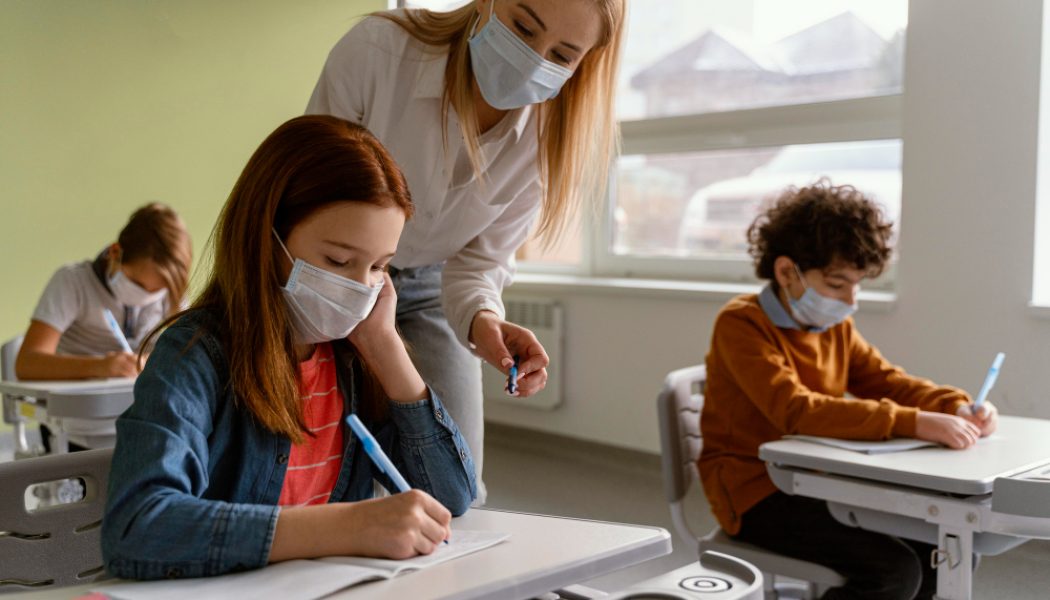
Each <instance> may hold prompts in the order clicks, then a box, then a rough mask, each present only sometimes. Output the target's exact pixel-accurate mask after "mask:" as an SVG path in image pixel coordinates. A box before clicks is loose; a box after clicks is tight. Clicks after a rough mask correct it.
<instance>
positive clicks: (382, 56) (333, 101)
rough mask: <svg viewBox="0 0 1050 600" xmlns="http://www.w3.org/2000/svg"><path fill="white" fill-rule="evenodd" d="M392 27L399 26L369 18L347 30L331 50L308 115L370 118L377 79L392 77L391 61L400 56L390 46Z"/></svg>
mask: <svg viewBox="0 0 1050 600" xmlns="http://www.w3.org/2000/svg"><path fill="white" fill-rule="evenodd" d="M389 27H398V25H397V24H395V23H392V22H390V21H387V20H386V19H383V18H382V17H366V18H365V19H363V20H362V21H361V22H360V23H358V24H356V25H354V26H353V27H352V28H351V29H350V31H348V32H346V34H345V35H344V36H343V37H342V39H340V40H339V41H338V42H337V43H336V45H335V46H334V47H333V48H332V51H331V52H329V53H328V59H327V60H326V61H325V64H324V68H323V69H322V71H321V77H320V78H319V79H318V80H317V85H316V86H315V87H314V92H313V94H312V95H311V96H310V102H309V103H308V104H307V105H306V114H308V115H335V116H337V117H341V118H344V119H346V120H348V121H353V122H354V123H362V122H363V121H364V120H365V119H366V118H367V116H368V114H369V113H370V112H371V110H370V109H371V107H372V103H373V100H374V98H375V95H376V90H377V83H378V79H379V78H381V77H384V76H389V73H390V70H391V69H392V66H391V62H392V61H393V60H394V59H395V57H396V56H399V55H400V52H397V49H396V48H393V47H391V46H392V45H393V44H391V36H390V34H389V30H388V28H389Z"/></svg>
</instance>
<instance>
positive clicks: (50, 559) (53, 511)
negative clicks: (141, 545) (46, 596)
mask: <svg viewBox="0 0 1050 600" xmlns="http://www.w3.org/2000/svg"><path fill="white" fill-rule="evenodd" d="M112 457H113V449H112V448H104V449H101V450H88V451H85V452H74V453H72V454H51V455H48V456H41V457H38V458H27V459H23V460H16V461H12V462H6V463H0V592H8V591H10V592H16V591H26V590H33V589H41V588H45V589H46V588H52V587H57V586H63V585H74V584H78V583H87V582H91V581H93V580H95V579H97V578H99V577H100V576H104V574H105V571H104V569H103V567H102V546H101V537H100V535H101V525H102V513H103V510H104V508H105V502H106V486H107V483H108V481H109V463H110V460H111V459H112ZM62 479H75V480H80V481H82V482H83V484H84V497H83V499H82V500H81V501H79V502H74V503H72V504H60V505H57V506H49V507H47V508H41V509H40V510H36V511H30V510H27V508H26V502H25V497H26V489H27V488H28V487H30V486H32V485H35V484H39V483H45V482H49V481H55V480H62Z"/></svg>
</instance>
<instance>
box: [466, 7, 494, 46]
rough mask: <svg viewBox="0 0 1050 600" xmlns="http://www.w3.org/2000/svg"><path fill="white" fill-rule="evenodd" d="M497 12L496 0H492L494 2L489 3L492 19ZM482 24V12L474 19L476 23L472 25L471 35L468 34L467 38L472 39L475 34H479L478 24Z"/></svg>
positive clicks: (490, 17)
mask: <svg viewBox="0 0 1050 600" xmlns="http://www.w3.org/2000/svg"><path fill="white" fill-rule="evenodd" d="M495 14H496V0H492V4H489V19H490V20H491V19H493V18H494V15H495ZM480 24H481V13H478V16H477V18H475V19H474V24H473V25H471V27H470V35H468V36H467V39H471V38H473V37H474V36H475V35H477V34H478V25H480Z"/></svg>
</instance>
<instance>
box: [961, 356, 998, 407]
mask: <svg viewBox="0 0 1050 600" xmlns="http://www.w3.org/2000/svg"><path fill="white" fill-rule="evenodd" d="M1005 359H1006V354H1004V353H1002V352H1000V353H999V354H996V355H995V360H993V361H992V367H991V368H990V369H988V375H987V376H986V377H985V378H984V385H982V386H981V391H980V392H978V393H977V398H976V399H974V401H973V405H972V406H971V407H970V413H971V414H973V416H975V417H976V416H977V413H978V411H980V410H981V406H982V405H983V404H984V401H985V399H986V398H987V397H988V392H990V391H992V386H994V385H995V380H996V378H997V377H999V369H1001V368H1002V366H1003V360H1005Z"/></svg>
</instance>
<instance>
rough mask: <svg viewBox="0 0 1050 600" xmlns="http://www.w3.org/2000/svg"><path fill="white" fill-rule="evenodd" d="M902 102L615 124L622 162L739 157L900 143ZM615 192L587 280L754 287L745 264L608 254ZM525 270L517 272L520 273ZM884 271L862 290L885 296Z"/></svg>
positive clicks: (836, 103) (896, 98)
mask: <svg viewBox="0 0 1050 600" xmlns="http://www.w3.org/2000/svg"><path fill="white" fill-rule="evenodd" d="M902 101H903V95H902V94H888V95H882V96H869V97H864V98H850V99H845V100H832V101H827V102H813V103H807V104H793V105H786V106H772V107H763V108H749V109H742V110H737V111H727V112H715V113H704V114H695V115H683V116H674V117H659V118H654V119H640V120H632V121H621V122H620V131H621V135H622V138H623V143H622V152H621V154H623V155H636V154H643V155H652V154H666V153H686V152H704V151H718V150H742V149H751V148H763V147H769V146H784V145H789V144H818V143H829V142H862V141H874V140H886V139H900V138H901V134H902V131H901V107H902ZM615 194H616V190H615V185H610V188H609V193H608V195H607V198H606V200H605V206H604V207H603V210H602V217H601V219H599V220H598V222H597V223H595V226H596V229H597V231H596V232H595V233H594V234H592V235H591V236H590V241H591V244H592V246H591V248H590V252H589V254H590V256H591V257H592V262H591V265H590V266H591V271H590V273H591V274H592V275H594V276H598V277H627V278H632V277H642V278H661V279H687V280H700V281H716V282H748V283H754V282H756V281H757V280H756V279H755V276H754V273H753V266H752V263H751V260H750V259H748V258H704V257H696V258H676V257H643V256H638V255H628V256H621V255H617V254H614V253H613V252H612V250H611V248H610V246H611V241H612V239H613V238H612V234H613V229H612V209H613V206H614V202H615V200H616V196H615ZM523 270H524V269H523ZM895 271H896V269H895V266H894V265H890V268H888V269H887V270H886V272H885V273H884V274H883V275H882V276H880V277H879V278H878V279H877V280H875V281H873V282H871V283H870V284H869V286H868V287H874V288H876V289H888V288H889V287H890V286H891V284H892V280H893V278H894V275H895Z"/></svg>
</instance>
